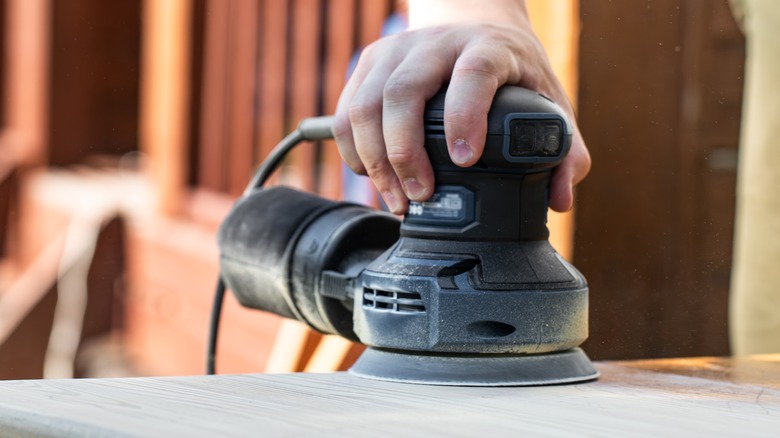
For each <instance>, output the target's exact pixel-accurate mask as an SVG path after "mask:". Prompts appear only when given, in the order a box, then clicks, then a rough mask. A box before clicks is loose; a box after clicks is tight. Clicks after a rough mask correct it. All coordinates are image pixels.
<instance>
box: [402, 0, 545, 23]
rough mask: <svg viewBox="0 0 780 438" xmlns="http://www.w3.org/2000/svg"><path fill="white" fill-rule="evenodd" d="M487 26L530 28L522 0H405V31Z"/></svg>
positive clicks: (523, 0)
mask: <svg viewBox="0 0 780 438" xmlns="http://www.w3.org/2000/svg"><path fill="white" fill-rule="evenodd" d="M473 23H491V24H496V25H504V26H530V22H529V21H528V12H527V10H526V5H525V0H490V1H484V0H409V28H410V29H420V28H424V27H433V26H441V25H446V24H473Z"/></svg>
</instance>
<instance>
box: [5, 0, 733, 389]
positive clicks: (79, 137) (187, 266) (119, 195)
mask: <svg viewBox="0 0 780 438" xmlns="http://www.w3.org/2000/svg"><path fill="white" fill-rule="evenodd" d="M529 8H530V14H531V18H532V21H533V24H534V27H535V29H536V31H537V32H538V33H539V35H540V37H541V39H542V40H543V43H544V44H545V46H546V48H547V50H548V53H549V55H550V58H551V61H552V63H553V65H554V67H555V69H556V71H557V72H558V74H559V75H560V77H561V78H562V81H563V82H564V84H565V86H566V88H567V90H568V91H569V94H570V97H571V99H572V101H573V102H574V103H575V106H576V107H577V108H578V113H579V121H580V127H581V129H582V131H583V134H584V136H585V139H586V141H587V143H588V146H589V148H590V151H591V154H592V156H593V162H594V166H593V170H592V172H591V174H590V176H589V177H588V179H587V180H586V181H585V182H584V183H582V184H581V185H580V186H579V188H578V191H577V202H576V208H575V210H574V212H573V213H571V214H567V215H555V216H554V217H552V218H551V228H553V233H554V239H553V242H554V244H555V246H556V248H558V250H559V251H560V252H561V253H562V254H564V255H565V256H566V257H567V258H569V259H570V260H573V262H574V264H575V266H577V267H578V268H579V269H580V270H581V271H582V272H583V273H584V274H585V276H586V277H587V279H588V280H589V283H590V309H591V313H590V315H591V318H590V321H591V322H590V329H591V335H590V339H589V340H588V341H587V343H586V344H585V345H584V348H585V350H586V351H587V352H588V354H589V355H590V356H591V358H593V359H597V360H604V359H632V358H649V357H673V356H678V357H679V356H701V355H726V354H728V353H729V345H728V331H727V304H728V288H729V274H730V268H731V252H732V234H733V218H734V202H735V184H736V164H737V143H738V139H739V121H740V108H741V100H742V74H743V73H742V72H743V63H744V56H745V51H744V40H743V37H742V35H741V33H740V31H739V29H738V27H737V26H736V24H735V21H734V19H733V17H732V15H731V11H730V9H729V5H728V1H727V0H646V1H641V2H635V1H631V2H629V1H625V2H604V1H600V0H581V1H578V0H529ZM403 16H404V5H403V3H402V2H396V1H392V0H113V1H105V0H0V50H2V56H1V57H0V98H1V99H2V105H0V379H20V378H41V377H47V378H51V377H86V376H93V377H101V376H129V375H175V374H200V373H203V372H204V364H205V345H206V333H207V325H208V320H209V311H210V306H211V301H212V294H213V288H214V285H215V282H216V278H217V273H218V261H217V259H218V255H217V248H216V239H215V232H216V228H217V226H218V224H219V222H220V221H221V219H222V218H223V217H224V216H225V215H226V213H227V211H228V210H229V208H230V205H231V204H232V202H233V201H234V200H235V199H236V197H237V196H238V195H239V194H240V193H241V191H242V190H243V188H244V186H245V185H246V184H247V182H248V181H249V178H250V176H251V174H252V170H253V169H254V167H255V166H256V165H257V164H258V163H259V162H260V161H261V160H262V158H263V157H264V156H265V155H266V154H267V153H268V151H269V150H270V149H271V148H272V147H273V146H274V145H275V144H276V142H277V141H279V140H280V139H281V138H282V136H283V135H284V134H285V133H286V132H288V131H289V130H291V129H292V128H293V127H294V126H295V125H296V124H297V122H298V121H299V120H300V119H302V118H305V117H308V116H313V115H320V114H330V113H332V112H333V110H334V108H335V104H336V102H337V99H338V96H339V92H340V90H341V87H342V85H343V83H344V81H345V78H346V74H347V69H348V66H349V63H350V60H351V59H353V56H354V55H355V54H356V53H357V52H358V51H359V49H360V48H361V47H363V46H365V45H366V44H368V43H370V42H371V41H373V40H375V39H376V38H378V37H379V36H380V33H381V32H382V27H383V25H384V24H385V23H387V22H388V18H389V17H393V18H392V19H391V20H390V22H391V23H392V24H394V25H397V23H398V21H399V20H400V21H401V22H402V21H403ZM299 149H300V150H299V151H297V152H296V153H295V154H294V155H293V156H292V157H291V158H290V159H289V160H288V161H287V162H286V165H285V167H284V169H283V170H282V172H281V173H280V175H279V176H277V178H276V181H277V182H278V183H285V184H289V185H293V186H296V187H299V188H302V189H306V190H312V191H315V192H318V193H321V194H323V195H325V196H328V197H332V198H339V197H343V196H344V194H345V193H346V192H354V191H355V187H356V186H360V187H364V186H365V182H357V183H356V182H354V180H353V179H352V178H347V179H346V181H348V182H347V183H346V184H345V183H344V181H345V179H344V174H343V173H344V171H343V166H342V165H341V162H340V159H339V156H338V153H337V150H336V148H335V145H334V144H333V143H332V142H324V143H321V144H309V145H305V146H303V147H301V148H299ZM363 197H364V198H365V199H364V200H365V202H369V203H375V202H376V198H375V197H374V196H373V195H370V194H368V195H366V193H363ZM359 352H360V347H359V346H355V345H352V344H349V343H347V342H345V341H342V340H340V339H333V338H331V337H327V336H326V337H323V336H321V335H318V334H315V333H312V332H311V331H309V330H308V329H306V328H305V327H303V326H301V325H300V324H298V323H296V322H292V321H281V320H280V319H279V318H277V317H276V316H273V315H269V314H265V313H262V312H258V311H251V310H246V309H243V308H241V307H240V306H239V305H238V304H237V302H236V301H235V300H234V299H233V297H232V296H228V301H227V303H226V307H225V309H224V313H223V322H222V329H221V334H220V345H219V355H218V363H217V369H218V372H221V373H234V372H262V371H295V370H310V371H322V370H332V369H344V368H345V367H346V366H348V365H349V364H350V361H351V360H354V357H355V356H356V355H357V354H358V353H359Z"/></svg>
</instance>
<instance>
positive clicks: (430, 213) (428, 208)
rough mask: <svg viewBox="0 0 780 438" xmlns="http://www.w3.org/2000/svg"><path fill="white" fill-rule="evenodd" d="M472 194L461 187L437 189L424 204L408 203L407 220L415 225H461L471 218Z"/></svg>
mask: <svg viewBox="0 0 780 438" xmlns="http://www.w3.org/2000/svg"><path fill="white" fill-rule="evenodd" d="M472 200H473V194H472V193H471V192H470V191H468V190H466V189H464V188H463V187H451V188H447V189H444V188H438V189H437V190H436V192H435V193H434V194H433V196H431V198H430V199H428V200H427V201H425V202H414V201H412V202H410V203H409V213H408V214H407V220H408V221H410V222H417V223H447V224H462V223H465V222H468V221H470V220H471V219H472V217H473V201H472Z"/></svg>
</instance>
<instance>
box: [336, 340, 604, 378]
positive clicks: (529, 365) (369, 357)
mask: <svg viewBox="0 0 780 438" xmlns="http://www.w3.org/2000/svg"><path fill="white" fill-rule="evenodd" d="M349 373H350V374H352V375H355V376H359V377H364V378H368V379H374V380H384V381H390V382H401V383H416V384H422V385H447V386H539V385H558V384H564V383H576V382H585V381H589V380H594V379H596V378H598V376H599V373H598V371H596V369H595V368H594V367H593V364H592V363H591V362H590V359H588V356H587V355H585V353H584V352H583V351H582V350H581V349H580V348H572V349H571V350H565V351H559V352H554V353H546V354H523V355H520V354H515V355H513V354H452V353H430V352H417V351H415V352H412V351H398V350H384V349H377V348H370V347H369V348H367V349H366V351H365V352H364V353H363V354H362V355H361V356H360V358H359V359H358V360H357V362H356V363H355V365H353V366H352V368H350V369H349Z"/></svg>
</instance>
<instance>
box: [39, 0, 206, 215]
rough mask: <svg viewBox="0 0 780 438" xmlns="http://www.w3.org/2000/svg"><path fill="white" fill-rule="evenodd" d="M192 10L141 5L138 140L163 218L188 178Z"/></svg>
mask: <svg viewBox="0 0 780 438" xmlns="http://www.w3.org/2000/svg"><path fill="white" fill-rule="evenodd" d="M25 1H26V0H25ZM192 7H193V4H192V0H145V1H144V11H143V17H144V19H143V29H142V40H143V41H142V49H141V59H142V70H141V117H140V125H141V126H140V130H141V133H140V140H141V149H142V150H143V151H144V152H145V153H146V154H147V155H148V156H149V162H150V167H151V168H150V171H151V177H152V180H153V184H154V185H155V189H156V191H157V195H158V198H157V208H158V210H159V211H160V212H163V213H167V214H174V213H177V212H178V211H180V208H181V204H182V202H183V200H184V190H185V183H186V178H187V163H188V158H187V146H188V141H189V124H188V123H189V106H188V105H189V99H190V96H189V89H190V80H189V79H190V70H189V69H190V57H191V54H190V44H191V41H190V39H191V35H190V30H191V25H192V23H191V20H192V16H191V14H192Z"/></svg>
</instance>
